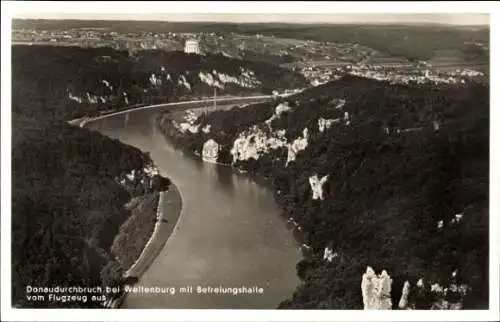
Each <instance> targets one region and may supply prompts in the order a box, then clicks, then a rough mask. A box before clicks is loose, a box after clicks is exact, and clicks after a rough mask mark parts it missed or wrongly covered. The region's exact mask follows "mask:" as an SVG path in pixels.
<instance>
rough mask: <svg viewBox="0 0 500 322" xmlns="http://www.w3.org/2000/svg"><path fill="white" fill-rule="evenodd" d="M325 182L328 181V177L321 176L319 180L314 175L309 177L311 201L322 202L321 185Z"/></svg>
mask: <svg viewBox="0 0 500 322" xmlns="http://www.w3.org/2000/svg"><path fill="white" fill-rule="evenodd" d="M326 180H328V175H325V176H323V177H322V178H321V179H319V178H318V176H317V175H316V174H315V175H313V176H312V177H309V184H310V185H311V190H312V192H313V195H312V198H313V200H318V199H320V200H323V185H324V184H325V182H326Z"/></svg>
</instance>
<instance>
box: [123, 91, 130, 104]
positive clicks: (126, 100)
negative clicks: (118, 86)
mask: <svg viewBox="0 0 500 322" xmlns="http://www.w3.org/2000/svg"><path fill="white" fill-rule="evenodd" d="M123 97H124V98H125V104H127V105H128V104H129V103H128V96H127V93H123Z"/></svg>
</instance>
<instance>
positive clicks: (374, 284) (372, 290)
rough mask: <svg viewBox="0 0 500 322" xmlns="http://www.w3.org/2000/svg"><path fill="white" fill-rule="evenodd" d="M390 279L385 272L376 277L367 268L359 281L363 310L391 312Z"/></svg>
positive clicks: (371, 270) (369, 268) (370, 269)
mask: <svg viewBox="0 0 500 322" xmlns="http://www.w3.org/2000/svg"><path fill="white" fill-rule="evenodd" d="M391 287H392V279H391V277H390V276H389V274H387V272H386V271H385V270H383V271H382V273H381V274H380V275H378V276H377V275H376V274H375V271H374V270H373V268H371V267H370V266H368V267H367V268H366V273H364V274H363V277H362V280H361V292H362V295H363V305H364V309H365V310H391V309H392V301H391Z"/></svg>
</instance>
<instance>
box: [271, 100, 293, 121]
mask: <svg viewBox="0 0 500 322" xmlns="http://www.w3.org/2000/svg"><path fill="white" fill-rule="evenodd" d="M290 110H291V107H290V106H289V105H288V102H284V103H280V104H278V106H276V108H275V110H274V114H273V116H271V117H270V118H269V119H267V120H266V124H267V125H268V126H270V125H271V122H272V121H273V120H275V119H277V118H279V117H280V115H281V114H282V113H283V112H287V111H290Z"/></svg>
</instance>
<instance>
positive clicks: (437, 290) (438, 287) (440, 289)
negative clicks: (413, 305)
mask: <svg viewBox="0 0 500 322" xmlns="http://www.w3.org/2000/svg"><path fill="white" fill-rule="evenodd" d="M443 291H444V289H443V287H442V286H441V285H439V283H434V284H432V285H431V292H435V293H442V292H443Z"/></svg>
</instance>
